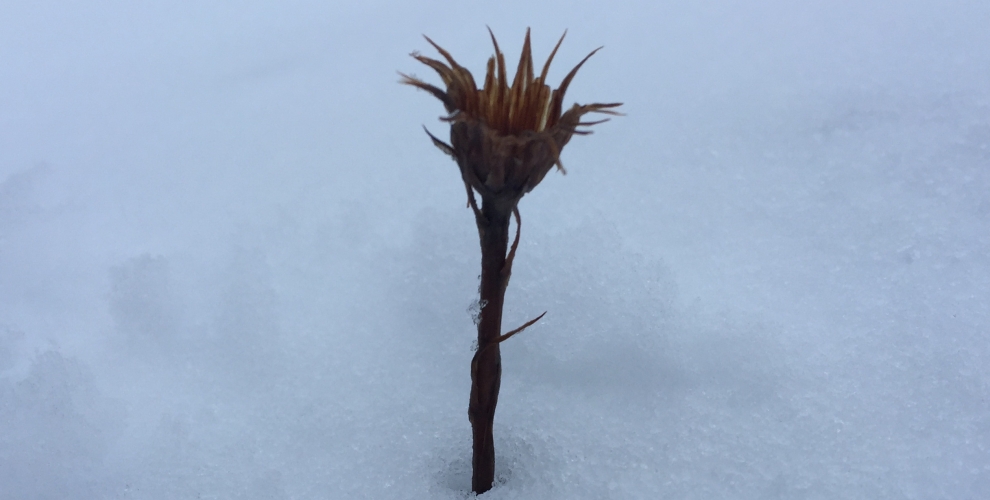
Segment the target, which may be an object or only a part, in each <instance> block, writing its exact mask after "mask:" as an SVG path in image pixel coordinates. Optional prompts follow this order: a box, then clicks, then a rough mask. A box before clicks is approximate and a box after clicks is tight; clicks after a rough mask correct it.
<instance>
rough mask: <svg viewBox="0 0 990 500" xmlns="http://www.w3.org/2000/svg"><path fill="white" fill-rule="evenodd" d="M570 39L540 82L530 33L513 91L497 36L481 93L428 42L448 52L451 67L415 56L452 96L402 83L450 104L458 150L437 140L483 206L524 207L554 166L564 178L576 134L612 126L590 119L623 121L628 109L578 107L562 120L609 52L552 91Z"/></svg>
mask: <svg viewBox="0 0 990 500" xmlns="http://www.w3.org/2000/svg"><path fill="white" fill-rule="evenodd" d="M489 34H491V30H490V29H489ZM566 34H567V33H566V32H565V33H564V36H566ZM564 36H561V37H560V41H558V42H557V45H556V46H555V47H554V49H553V52H551V53H550V56H549V57H548V58H547V62H546V63H545V64H544V65H543V70H542V71H541V72H540V75H539V76H536V75H535V73H534V72H533V54H532V51H531V49H530V41H529V30H528V29H527V30H526V40H525V42H524V43H523V49H522V55H521V56H520V58H519V66H518V68H517V69H516V75H515V78H513V81H512V85H511V86H509V81H508V79H507V76H506V67H505V56H504V55H503V54H502V52H501V50H499V47H498V42H497V41H496V40H495V35H494V34H491V38H492V44H493V45H494V46H495V55H494V56H492V57H491V58H490V59H489V60H488V71H487V74H486V75H485V85H484V87H483V88H481V89H478V88H476V85H475V81H474V77H473V76H472V75H471V72H470V71H468V70H467V69H465V68H464V67H463V66H461V65H459V64H457V61H455V60H454V58H453V57H451V55H450V53H449V52H447V51H446V50H444V49H443V48H441V47H440V46H439V45H437V44H436V43H434V42H433V40H430V38H429V37H425V38H426V41H427V42H429V43H430V44H431V45H433V47H434V48H436V49H437V51H438V52H440V54H441V55H442V56H443V57H444V59H446V61H447V63H448V64H449V65H448V64H444V63H443V62H441V61H438V60H436V59H431V58H429V57H426V56H423V55H420V54H418V53H413V54H412V56H413V57H414V58H416V60H418V61H420V62H422V63H423V64H425V65H427V66H429V67H430V68H433V70H435V71H436V72H437V73H438V74H439V75H440V78H441V79H442V80H443V83H444V85H445V86H446V88H447V89H446V91H444V90H441V89H440V88H438V87H435V86H433V85H431V84H429V83H426V82H424V81H422V80H419V79H417V78H414V77H411V76H407V75H402V76H403V79H402V83H404V84H407V85H412V86H415V87H418V88H420V89H423V90H425V91H427V92H429V93H430V94H432V95H433V96H435V97H436V98H437V99H439V100H440V101H441V102H443V105H444V107H445V108H446V109H447V113H448V116H446V117H444V118H442V119H443V120H444V121H448V122H450V124H451V127H450V144H449V145H448V144H446V143H444V142H443V141H441V140H440V139H437V138H436V137H434V136H433V135H432V134H430V138H431V139H433V143H434V144H435V145H436V146H437V147H438V148H440V149H441V150H442V151H443V152H445V153H447V154H449V155H451V156H452V157H453V158H454V159H455V160H456V161H457V165H458V167H460V170H461V176H462V178H463V180H464V184H465V185H466V187H467V188H468V194H469V195H470V196H471V197H472V198H473V195H472V194H471V191H470V190H471V188H473V189H474V190H476V191H477V192H478V193H479V194H480V195H481V197H482V199H488V198H493V199H500V200H505V201H506V202H508V203H509V204H510V205H511V206H512V207H513V208H514V207H515V204H516V203H517V202H518V200H519V199H520V198H522V196H523V195H524V194H526V193H528V192H529V191H531V190H532V189H533V188H534V187H536V185H537V184H539V183H540V181H542V180H543V177H544V176H545V175H546V174H547V172H549V171H550V169H551V168H552V167H553V166H554V165H557V167H558V168H560V170H561V171H562V172H563V171H564V166H563V164H562V163H561V161H560V152H561V150H563V148H564V146H565V145H566V144H567V142H568V141H570V139H571V136H572V135H573V134H579V135H584V134H590V133H591V132H590V131H587V130H578V127H580V126H589V125H595V124H597V123H602V122H604V121H607V120H608V119H607V118H606V119H604V120H599V121H592V122H582V121H581V117H582V116H584V115H585V114H586V113H606V114H611V115H617V114H619V113H616V112H615V111H612V110H611V109H609V108H615V107H618V106H620V105H621V103H608V104H600V103H595V104H587V105H578V104H575V105H573V106H572V107H571V108H570V109H569V110H567V112H565V113H561V111H562V109H563V101H564V94H565V93H566V92H567V87H568V86H569V85H570V83H571V80H572V79H573V78H574V75H575V74H577V71H578V69H580V68H581V66H582V65H583V64H584V63H585V61H587V60H588V58H590V57H591V56H592V55H594V53H595V52H598V50H599V49H600V48H601V47H599V48H598V49H595V50H593V51H592V52H591V53H590V54H588V55H587V56H586V57H585V58H584V59H582V60H581V62H580V63H578V64H577V66H575V67H574V69H572V70H571V71H570V73H568V74H567V76H566V77H565V78H564V80H563V82H561V84H560V87H559V88H557V89H556V90H552V91H551V89H550V87H549V86H548V85H546V83H545V81H546V77H547V71H548V70H549V69H550V63H551V62H552V61H553V57H554V55H555V54H556V53H557V49H558V48H559V47H560V44H561V42H563V41H564ZM427 133H428V134H429V131H427Z"/></svg>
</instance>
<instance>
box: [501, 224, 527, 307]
mask: <svg viewBox="0 0 990 500" xmlns="http://www.w3.org/2000/svg"><path fill="white" fill-rule="evenodd" d="M512 215H515V216H516V239H514V240H512V246H511V247H510V248H509V255H507V256H506V257H505V264H504V265H503V266H502V280H504V283H503V284H502V287H503V288H504V287H507V286H509V276H511V275H512V261H513V259H515V258H516V248H517V247H519V231H520V229H522V218H520V217H519V207H516V208H513V209H512Z"/></svg>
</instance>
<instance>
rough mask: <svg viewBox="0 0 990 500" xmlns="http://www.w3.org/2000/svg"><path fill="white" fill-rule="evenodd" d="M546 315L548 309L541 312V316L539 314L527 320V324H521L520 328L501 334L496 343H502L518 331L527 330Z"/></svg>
mask: <svg viewBox="0 0 990 500" xmlns="http://www.w3.org/2000/svg"><path fill="white" fill-rule="evenodd" d="M546 315H547V312H546V311H543V314H541V315H539V316H537V317H535V318H533V319H531V320H529V321H527V322H526V324H525V325H523V326H520V327H519V328H516V329H515V330H512V331H511V332H509V333H506V334H504V335H499V337H498V338H497V339H495V343H496V344H498V343H502V342H503V341H505V340H508V339H509V337H511V336H513V335H515V334H517V333H519V332H521V331H523V330H525V329H527V328H529V327H531V326H533V323H536V322H537V321H539V320H540V318H542V317H544V316H546Z"/></svg>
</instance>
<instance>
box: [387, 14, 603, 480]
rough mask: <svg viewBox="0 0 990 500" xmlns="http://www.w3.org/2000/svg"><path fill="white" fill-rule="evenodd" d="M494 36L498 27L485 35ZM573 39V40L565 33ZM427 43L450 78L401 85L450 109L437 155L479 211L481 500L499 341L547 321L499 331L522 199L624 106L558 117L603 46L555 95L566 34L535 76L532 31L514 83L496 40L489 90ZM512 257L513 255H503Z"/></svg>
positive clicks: (476, 401) (491, 474)
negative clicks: (512, 226)
mask: <svg viewBox="0 0 990 500" xmlns="http://www.w3.org/2000/svg"><path fill="white" fill-rule="evenodd" d="M488 33H489V34H491V30H488ZM565 35H566V33H565ZM426 41H428V42H430V44H431V45H433V47H434V48H436V49H437V51H439V52H440V54H441V55H442V56H443V57H444V59H446V60H447V64H444V63H443V62H441V61H438V60H436V59H430V58H429V57H425V56H422V55H419V54H415V53H414V54H413V55H412V56H413V57H415V58H416V60H418V61H420V62H422V63H423V64H425V65H427V66H429V67H431V68H433V69H434V70H435V71H436V72H437V73H438V74H439V75H440V78H441V79H442V80H443V83H444V85H445V86H446V87H447V88H446V90H441V89H440V88H439V87H435V86H433V85H430V84H429V83H426V82H424V81H422V80H419V79H416V78H413V77H411V76H407V75H402V77H403V78H402V83H404V84H407V85H412V86H414V87H417V88H420V89H423V90H425V91H427V92H429V93H430V94H433V96H434V97H436V98H437V99H440V101H441V102H443V105H444V107H445V108H446V109H447V113H448V115H447V116H446V117H444V118H442V120H444V121H447V122H449V123H450V144H447V143H445V142H443V141H441V140H440V139H437V138H436V137H434V136H433V134H430V132H429V131H427V132H426V133H427V134H429V136H430V138H431V139H432V140H433V144H435V145H436V146H437V147H438V148H440V149H441V150H442V151H443V152H445V153H447V154H449V155H450V156H452V157H453V158H454V159H455V160H456V161H457V165H458V167H459V168H460V170H461V178H462V179H463V180H464V187H465V188H466V189H467V195H468V205H469V206H470V207H471V208H472V209H474V215H475V221H476V222H477V224H478V236H479V237H480V239H481V286H480V287H479V289H480V295H481V297H480V299H479V301H478V303H479V304H480V306H479V307H480V310H479V312H478V315H479V317H478V321H477V326H478V349H477V351H475V354H474V358H473V359H472V360H471V399H470V402H469V403H468V418H469V419H470V421H471V431H472V434H473V439H474V451H473V455H472V469H473V473H472V477H471V488H472V490H474V491H475V492H476V493H483V492H485V491H488V490H489V489H491V487H492V482H493V481H494V478H495V448H494V444H493V437H492V423H493V421H494V419H495V406H496V404H497V403H498V391H499V386H500V383H501V378H502V358H501V353H500V351H499V344H500V343H501V342H503V341H505V340H506V339H508V338H509V337H512V336H513V335H515V334H517V333H519V332H521V331H523V330H524V329H526V328H527V327H529V326H531V325H532V324H534V323H536V322H537V321H538V320H539V319H540V318H542V317H543V314H546V313H545V312H544V313H543V314H541V315H539V316H537V317H536V318H535V319H533V320H532V321H529V322H528V323H526V324H524V325H522V326H521V327H519V328H516V329H515V330H512V331H510V332H508V333H505V334H502V333H501V331H502V308H503V305H504V302H505V289H506V286H508V283H509V276H510V275H511V274H512V261H513V259H514V257H515V254H516V248H517V245H518V244H519V224H520V222H521V220H520V217H519V210H518V208H517V205H518V203H519V200H520V199H521V198H522V197H523V195H525V194H526V193H528V192H530V191H531V190H532V189H533V188H534V187H536V185H537V184H539V183H540V181H542V180H543V177H544V176H546V174H547V172H549V171H550V169H551V168H553V166H554V165H557V167H559V168H560V170H561V171H564V166H563V165H562V164H561V162H560V152H561V150H562V149H563V148H564V146H565V145H566V144H567V142H568V141H569V140H570V139H571V136H572V135H574V134H590V133H591V132H590V131H587V130H578V127H581V126H588V125H594V124H596V123H601V122H603V121H606V120H607V119H606V120H600V121H594V122H582V121H581V117H582V116H584V115H585V114H587V113H605V114H610V115H617V114H619V113H616V112H615V111H613V110H612V109H610V108H615V107H617V106H620V104H619V103H611V104H588V105H584V106H581V105H577V104H575V105H574V106H572V107H571V109H569V110H567V112H566V113H561V110H562V107H563V101H564V93H565V92H566V91H567V87H568V85H570V83H571V80H572V79H574V75H575V74H577V71H578V69H580V68H581V66H582V65H583V64H584V63H585V61H587V60H588V58H589V57H591V56H592V55H593V54H594V53H595V52H597V51H598V49H595V50H594V51H592V52H591V54H588V56H587V57H585V58H584V59H582V60H581V62H580V63H578V65H577V66H575V67H574V69H572V70H571V72H570V73H568V74H567V76H566V77H565V78H564V81H563V82H561V84H560V87H559V88H558V89H556V90H552V91H551V90H550V87H549V86H547V85H546V84H545V83H544V82H545V81H546V77H547V71H548V70H549V68H550V62H551V61H553V56H554V54H556V53H557V49H558V48H559V47H560V44H561V42H563V41H564V37H563V36H561V37H560V41H558V42H557V46H556V47H554V49H553V52H551V53H550V57H548V58H547V62H546V64H544V65H543V71H542V72H540V76H539V77H536V76H535V73H533V55H532V53H531V51H530V43H529V30H526V41H525V43H524V44H523V49H522V56H520V58H519V67H518V68H517V69H516V76H515V78H514V79H513V81H512V86H509V81H508V79H507V78H506V72H505V57H504V56H503V55H502V51H500V50H499V48H498V42H496V41H495V35H492V44H494V45H495V55H494V56H493V57H492V58H491V59H489V60H488V72H487V74H486V75H485V85H484V87H483V88H481V89H478V88H477V87H476V85H475V82H474V77H472V76H471V72H470V71H468V70H467V69H465V68H464V67H462V66H460V65H459V64H457V62H456V61H454V58H453V57H451V56H450V54H449V53H448V52H447V51H446V50H444V49H442V48H441V47H440V46H439V45H437V44H435V43H433V40H430V39H429V38H428V37H427V38H426ZM475 191H477V192H478V194H479V195H480V196H481V208H479V207H478V203H477V202H476V201H475V196H474V193H475ZM512 215H515V219H516V237H515V240H514V241H513V243H512V246H511V249H510V247H509V245H508V239H509V222H510V219H511V218H512ZM506 250H508V254H506Z"/></svg>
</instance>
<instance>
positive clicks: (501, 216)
mask: <svg viewBox="0 0 990 500" xmlns="http://www.w3.org/2000/svg"><path fill="white" fill-rule="evenodd" d="M514 208H515V207H514V206H513V207H508V209H506V207H505V206H504V205H503V204H502V203H498V202H497V201H496V200H489V199H485V198H484V197H482V204H481V210H480V211H478V212H476V213H475V215H476V218H477V222H478V233H479V235H480V236H481V305H482V306H481V318H480V320H479V321H478V350H477V352H475V354H474V358H473V359H472V360H471V401H470V403H469V405H468V418H469V419H470V420H471V431H472V434H473V438H474V447H473V458H472V466H473V467H472V468H473V471H474V472H473V475H472V477H471V489H472V490H474V492H475V493H479V494H480V493H484V492H486V491H488V490H490V489H491V487H492V483H493V482H494V481H495V444H494V442H493V440H492V439H493V438H492V423H493V422H494V420H495V405H496V404H497V403H498V390H499V384H500V383H501V379H502V355H501V352H500V351H499V347H498V341H499V335H500V334H501V331H502V306H503V304H504V301H505V287H506V284H507V283H508V281H509V276H508V273H503V269H505V266H506V254H505V252H506V250H507V248H508V244H509V219H510V217H511V214H512V210H513V209H514Z"/></svg>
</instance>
